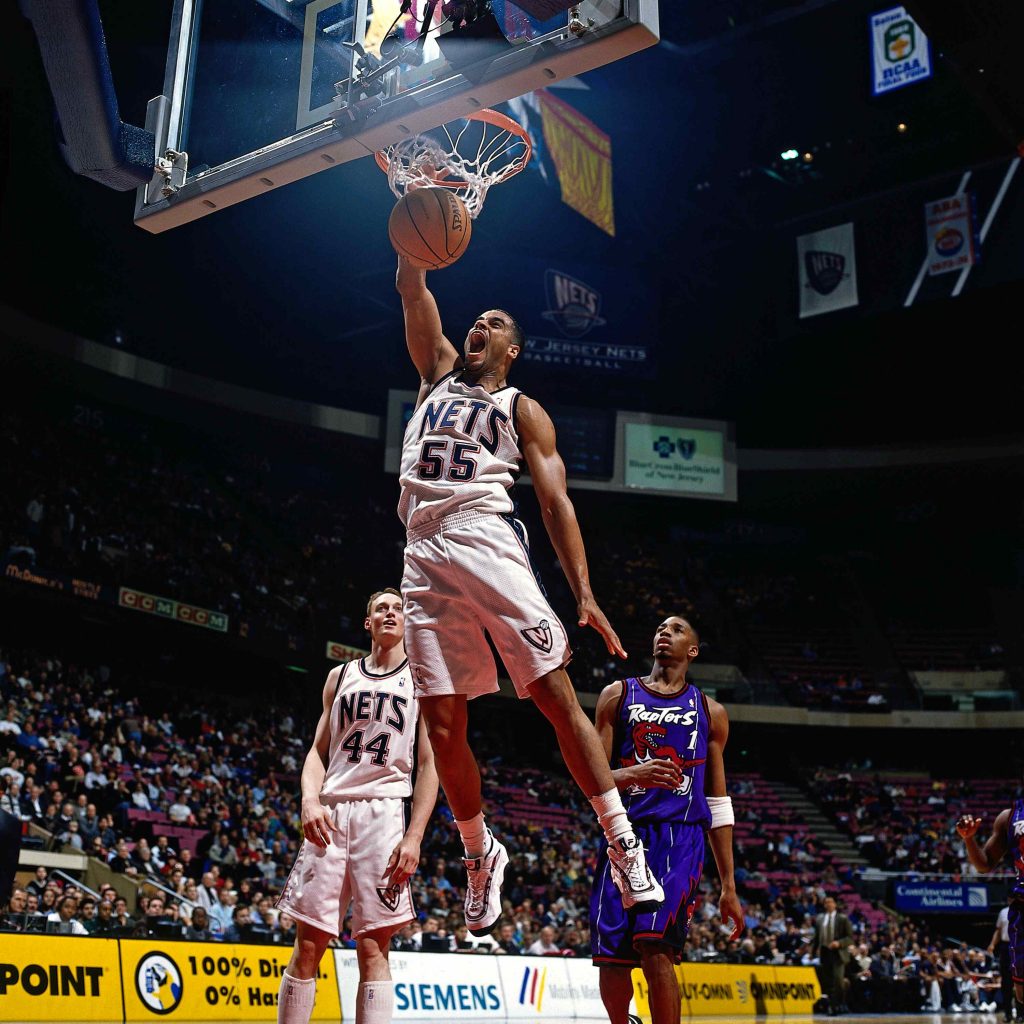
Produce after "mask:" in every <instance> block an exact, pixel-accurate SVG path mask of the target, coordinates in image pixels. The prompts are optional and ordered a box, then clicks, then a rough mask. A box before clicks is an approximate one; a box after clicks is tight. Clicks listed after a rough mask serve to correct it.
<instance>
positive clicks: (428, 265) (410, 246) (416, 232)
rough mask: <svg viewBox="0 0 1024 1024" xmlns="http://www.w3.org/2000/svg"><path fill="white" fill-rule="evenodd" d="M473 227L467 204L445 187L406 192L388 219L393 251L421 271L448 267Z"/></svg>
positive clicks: (465, 242) (463, 246) (464, 243)
mask: <svg viewBox="0 0 1024 1024" xmlns="http://www.w3.org/2000/svg"><path fill="white" fill-rule="evenodd" d="M472 230H473V229H472V223H471V221H470V219H469V212H468V211H467V209H466V204H465V203H464V202H463V201H462V200H461V199H460V198H459V197H458V196H457V195H456V194H455V193H454V192H453V191H452V190H451V189H447V188H417V189H413V190H412V191H411V192H407V193H406V194H405V195H404V196H402V198H401V199H399V200H398V202H397V203H396V204H395V208H394V209H393V210H392V211H391V216H390V217H389V218H388V238H390V239H391V244H392V245H393V246H394V247H395V251H396V252H397V253H398V254H399V255H400V256H404V257H405V258H406V259H407V260H409V262H410V263H412V264H413V266H416V267H420V268H421V269H423V270H440V269H441V268H442V267H448V266H451V264H453V263H454V262H455V261H456V260H457V259H458V258H459V257H460V256H461V255H462V254H463V253H464V252H465V251H466V246H468V245H469V237H470V235H471V234H472Z"/></svg>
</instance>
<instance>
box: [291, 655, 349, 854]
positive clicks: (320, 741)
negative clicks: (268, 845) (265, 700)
mask: <svg viewBox="0 0 1024 1024" xmlns="http://www.w3.org/2000/svg"><path fill="white" fill-rule="evenodd" d="M344 669H345V666H344V665H336V666H335V667H334V668H332V669H331V671H330V672H328V673H327V682H325V683H324V692H323V705H324V709H323V713H322V714H321V715H320V721H319V722H317V723H316V732H315V733H314V734H313V743H312V746H310V748H309V752H308V753H307V754H306V760H305V762H304V763H303V765H302V775H301V779H300V785H301V787H302V834H303V835H304V836H305V837H306V838H307V839H308V840H309V841H310V842H311V843H313V844H314V846H320V847H328V846H330V844H331V831H332V829H333V828H334V825H333V824H332V823H331V819H330V816H329V815H328V813H327V808H326V807H324V805H323V804H322V803H320V790H321V789H323V787H324V779H325V778H326V777H327V758H328V757H329V756H330V752H331V706H332V705H333V704H334V695H335V693H336V692H337V689H338V679H339V677H340V676H341V673H342V672H343V671H344Z"/></svg>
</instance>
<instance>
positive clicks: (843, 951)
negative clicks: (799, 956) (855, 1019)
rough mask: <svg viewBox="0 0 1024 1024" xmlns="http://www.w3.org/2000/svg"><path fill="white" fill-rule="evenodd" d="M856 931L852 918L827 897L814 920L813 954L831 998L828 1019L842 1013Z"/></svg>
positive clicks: (823, 984)
mask: <svg viewBox="0 0 1024 1024" xmlns="http://www.w3.org/2000/svg"><path fill="white" fill-rule="evenodd" d="M852 942H853V928H852V927H851V926H850V919H849V918H848V917H847V916H846V915H845V914H840V913H839V912H838V911H837V910H836V901H835V900H834V899H833V898H832V897H831V896H826V897H825V911H824V913H822V914H819V915H818V916H817V918H815V921H814V938H813V940H812V941H811V953H812V955H817V957H818V980H819V981H820V982H821V991H822V994H824V995H826V996H828V1012H829V1016H831V1017H835V1016H837V1015H838V1014H839V1013H841V1012H842V1011H843V982H844V974H845V972H846V964H847V962H848V961H849V959H850V943H852Z"/></svg>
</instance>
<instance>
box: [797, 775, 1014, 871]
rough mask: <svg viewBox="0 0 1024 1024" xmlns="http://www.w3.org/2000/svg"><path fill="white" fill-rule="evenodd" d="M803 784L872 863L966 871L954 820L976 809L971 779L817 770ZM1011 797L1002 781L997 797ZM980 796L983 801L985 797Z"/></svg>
mask: <svg viewBox="0 0 1024 1024" xmlns="http://www.w3.org/2000/svg"><path fill="white" fill-rule="evenodd" d="M807 785H808V788H809V791H810V793H811V794H812V795H813V796H814V798H815V800H817V802H818V803H819V804H820V805H821V807H822V808H823V809H824V810H825V811H826V812H827V813H829V814H830V815H831V816H832V817H833V818H834V819H835V821H836V823H837V824H838V825H839V827H840V828H841V829H842V830H843V831H844V832H846V833H847V834H848V835H849V836H850V837H851V838H852V839H853V841H854V843H856V845H857V846H858V847H859V848H860V850H861V852H862V853H863V855H864V857H866V858H867V859H868V861H869V862H870V863H871V864H873V865H874V866H875V867H877V868H879V869H885V870H889V871H898V872H901V873H904V874H918V875H935V874H945V875H957V874H963V873H966V872H968V870H969V865H968V862H967V858H966V855H965V853H964V847H963V842H962V841H959V840H958V839H957V835H956V821H957V819H958V818H959V817H960V815H961V814H964V813H968V812H970V813H974V814H977V813H979V807H978V802H977V800H978V788H977V783H976V782H974V781H971V780H969V779H933V778H930V777H927V776H924V775H922V776H921V777H919V778H917V779H913V780H912V779H909V778H905V777H898V776H897V777H892V776H888V775H882V774H878V773H870V772H863V771H860V772H858V771H856V770H853V769H841V770H834V769H831V770H830V769H818V770H816V771H815V772H813V773H812V774H811V776H810V777H809V778H808V780H807ZM1015 798H1016V794H1015V792H1014V790H1013V787H1012V785H1011V784H1009V783H1007V784H1006V789H1005V792H1004V793H1003V794H1002V795H1001V797H998V798H997V799H1002V800H1004V801H1005V803H1003V806H1006V807H1009V806H1010V804H1011V803H1012V802H1013V800H1014V799H1015ZM984 799H985V802H986V805H987V803H988V801H989V800H990V799H991V797H990V796H988V795H987V794H986V796H985V798H984ZM985 810H988V807H987V806H986V807H985Z"/></svg>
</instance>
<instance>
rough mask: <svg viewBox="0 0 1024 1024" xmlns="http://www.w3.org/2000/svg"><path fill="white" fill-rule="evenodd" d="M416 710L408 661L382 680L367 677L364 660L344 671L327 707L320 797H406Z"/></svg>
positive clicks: (371, 675) (409, 788)
mask: <svg viewBox="0 0 1024 1024" xmlns="http://www.w3.org/2000/svg"><path fill="white" fill-rule="evenodd" d="M418 710H419V709H418V707H417V704H416V700H415V698H414V696H413V686H412V673H411V672H410V670H409V662H408V661H403V662H402V664H401V666H400V667H399V668H397V669H395V670H394V671H393V672H387V673H384V674H383V675H376V674H374V673H373V672H371V671H370V670H369V669H368V668H367V667H366V660H365V659H363V660H361V661H350V662H349V663H348V664H347V665H345V667H344V668H343V669H342V670H341V675H340V677H339V679H338V685H337V688H336V689H335V693H334V703H333V704H332V705H331V744H330V760H329V761H328V763H327V776H326V778H325V779H324V784H323V787H322V788H321V790H320V795H321V796H324V797H328V798H331V799H342V800H372V799H376V798H381V797H400V798H405V797H408V796H411V795H412V770H413V768H414V767H415V764H416V753H415V751H416V716H417V713H418Z"/></svg>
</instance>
